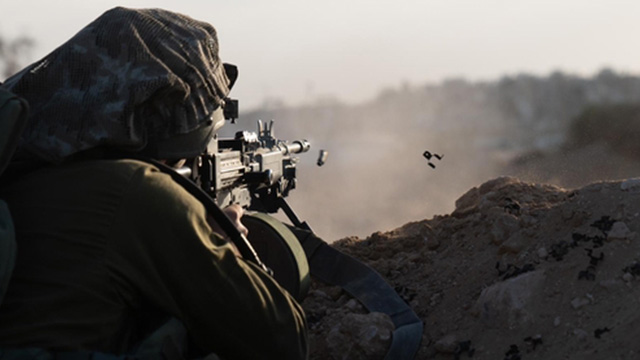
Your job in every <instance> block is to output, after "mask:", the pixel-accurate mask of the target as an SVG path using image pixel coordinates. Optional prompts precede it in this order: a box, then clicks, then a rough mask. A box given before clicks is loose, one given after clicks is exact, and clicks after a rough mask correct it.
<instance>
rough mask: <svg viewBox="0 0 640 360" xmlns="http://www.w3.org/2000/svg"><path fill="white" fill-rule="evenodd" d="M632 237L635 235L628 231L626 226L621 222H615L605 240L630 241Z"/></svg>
mask: <svg viewBox="0 0 640 360" xmlns="http://www.w3.org/2000/svg"><path fill="white" fill-rule="evenodd" d="M634 235H635V233H633V232H631V230H629V227H628V226H627V224H625V223H623V222H622V221H616V222H615V223H613V226H612V227H611V230H609V233H608V234H607V240H627V239H631V238H632V237H633V236H634Z"/></svg>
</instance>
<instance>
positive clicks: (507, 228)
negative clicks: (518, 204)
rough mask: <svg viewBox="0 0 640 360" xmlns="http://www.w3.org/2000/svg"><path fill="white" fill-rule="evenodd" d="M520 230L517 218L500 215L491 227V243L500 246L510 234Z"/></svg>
mask: <svg viewBox="0 0 640 360" xmlns="http://www.w3.org/2000/svg"><path fill="white" fill-rule="evenodd" d="M519 229H520V223H519V221H518V218H517V217H515V216H513V215H511V214H502V215H501V216H500V217H498V219H496V221H495V222H494V223H493V225H492V226H491V232H490V236H491V241H492V242H493V243H494V244H496V245H499V244H502V243H503V242H504V241H505V240H507V239H508V238H509V237H510V236H511V234H513V233H514V232H516V231H517V230H519Z"/></svg>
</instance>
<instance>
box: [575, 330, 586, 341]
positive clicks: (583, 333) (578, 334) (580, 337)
mask: <svg viewBox="0 0 640 360" xmlns="http://www.w3.org/2000/svg"><path fill="white" fill-rule="evenodd" d="M573 335H575V336H576V338H578V340H579V341H585V340H587V338H589V333H588V332H586V331H584V330H582V329H574V330H573Z"/></svg>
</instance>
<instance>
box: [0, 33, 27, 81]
mask: <svg viewBox="0 0 640 360" xmlns="http://www.w3.org/2000/svg"><path fill="white" fill-rule="evenodd" d="M34 45H35V40H33V39H32V38H30V37H28V36H26V35H20V36H18V37H17V38H13V39H8V38H6V37H4V36H2V35H0V79H5V78H7V77H9V76H11V75H13V74H15V73H16V72H18V70H20V69H21V68H22V67H24V66H25V65H26V63H27V61H28V60H29V57H30V55H31V50H32V49H33V46H34Z"/></svg>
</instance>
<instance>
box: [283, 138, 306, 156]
mask: <svg viewBox="0 0 640 360" xmlns="http://www.w3.org/2000/svg"><path fill="white" fill-rule="evenodd" d="M281 145H282V146H281V148H280V149H281V150H282V153H283V154H284V155H287V154H299V153H303V152H307V151H309V149H311V144H310V143H309V142H308V141H307V140H296V141H294V142H292V143H291V144H284V143H283V144H281Z"/></svg>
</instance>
